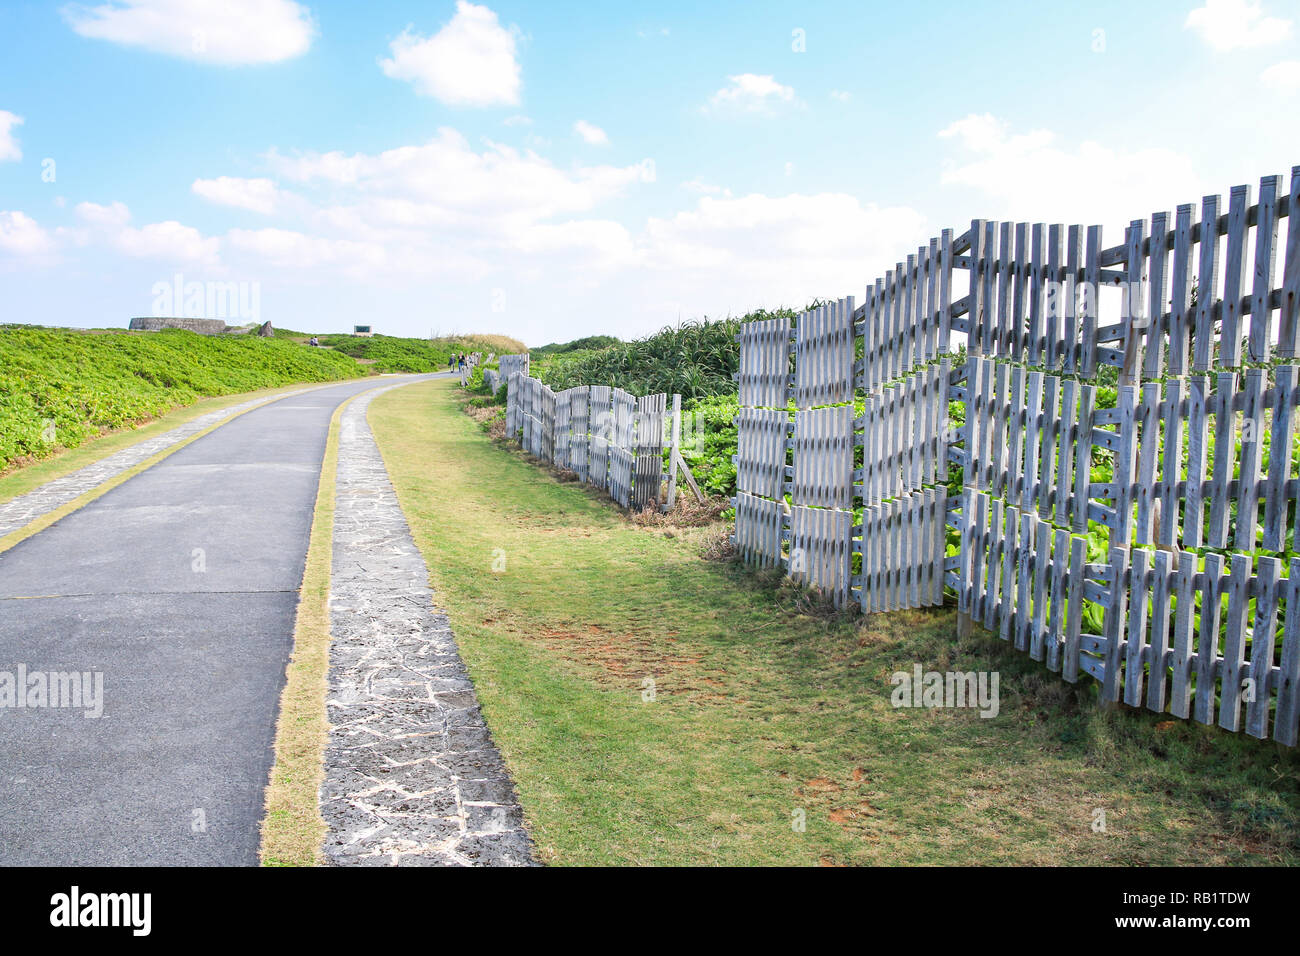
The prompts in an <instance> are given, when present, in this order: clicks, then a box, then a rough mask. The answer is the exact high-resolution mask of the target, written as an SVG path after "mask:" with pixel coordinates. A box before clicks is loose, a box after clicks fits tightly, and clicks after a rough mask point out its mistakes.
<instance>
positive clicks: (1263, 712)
mask: <svg viewBox="0 0 1300 956" xmlns="http://www.w3.org/2000/svg"><path fill="white" fill-rule="evenodd" d="M1281 573H1282V562H1281V561H1279V560H1278V559H1277V558H1271V557H1268V556H1267V555H1261V556H1260V558H1259V567H1258V569H1257V570H1256V573H1255V619H1254V621H1252V622H1251V638H1250V670H1249V679H1250V693H1249V694H1247V695H1246V733H1247V734H1249V735H1250V736H1252V737H1257V738H1259V739H1260V740H1267V739H1268V712H1269V704H1270V703H1271V702H1272V695H1271V694H1270V693H1269V677H1270V675H1271V673H1272V670H1273V640H1274V636H1275V634H1276V633H1277V597H1278V579H1279V577H1280V575H1281Z"/></svg>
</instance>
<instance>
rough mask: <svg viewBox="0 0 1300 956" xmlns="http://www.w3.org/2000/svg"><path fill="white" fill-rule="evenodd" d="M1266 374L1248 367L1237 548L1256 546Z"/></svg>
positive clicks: (1243, 416)
mask: <svg viewBox="0 0 1300 956" xmlns="http://www.w3.org/2000/svg"><path fill="white" fill-rule="evenodd" d="M1264 374H1265V373H1264V370H1263V369H1262V368H1252V369H1247V370H1246V388H1245V394H1246V400H1245V405H1244V408H1243V412H1242V421H1241V458H1240V461H1239V462H1238V466H1237V471H1238V481H1237V518H1236V526H1235V529H1234V530H1235V533H1236V536H1235V541H1236V545H1237V547H1238V548H1239V549H1242V550H1247V551H1250V550H1253V549H1254V547H1255V527H1256V524H1257V522H1258V520H1259V467H1260V461H1261V459H1262V457H1263V450H1264V386H1265V384H1266V382H1265V381H1264Z"/></svg>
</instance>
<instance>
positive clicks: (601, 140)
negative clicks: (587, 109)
mask: <svg viewBox="0 0 1300 956" xmlns="http://www.w3.org/2000/svg"><path fill="white" fill-rule="evenodd" d="M573 131H574V132H575V133H577V134H578V135H579V136H581V137H582V138H583V140H585V141H586V142H587V143H590V144H591V145H592V146H608V145H609V136H607V135H606V134H605V131H604V130H603V129H601V128H600V127H599V126H593V125H592V124H591V123H588V122H587V121H586V120H578V121H577V122H576V123H574V124H573Z"/></svg>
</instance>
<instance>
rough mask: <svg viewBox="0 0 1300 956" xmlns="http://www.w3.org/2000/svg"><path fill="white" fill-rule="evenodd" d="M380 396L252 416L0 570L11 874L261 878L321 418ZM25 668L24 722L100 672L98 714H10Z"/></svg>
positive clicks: (353, 385)
mask: <svg viewBox="0 0 1300 956" xmlns="http://www.w3.org/2000/svg"><path fill="white" fill-rule="evenodd" d="M385 381H391V380H385ZM379 384H380V382H378V381H376V380H375V379H367V380H363V381H359V382H349V383H346V384H343V385H339V386H331V387H329V388H324V389H320V390H317V391H313V392H308V393H305V394H301V395H295V396H291V397H289V398H285V399H282V400H280V401H277V402H274V403H272V404H270V405H267V406H264V407H262V408H258V409H255V410H253V411H251V412H248V413H246V414H244V415H243V416H241V417H240V418H237V419H235V420H234V421H233V422H231V423H229V424H227V425H223V426H221V427H220V428H218V429H217V430H216V431H214V432H212V433H211V434H209V435H206V436H204V437H203V438H200V439H198V440H197V441H195V442H193V443H192V444H190V445H188V446H187V447H185V448H182V449H181V450H180V451H178V452H176V453H174V454H173V455H171V456H170V457H168V458H166V459H165V460H163V461H162V462H160V463H159V464H157V465H155V466H154V467H153V468H150V469H149V470H147V471H145V472H143V473H142V474H140V475H137V476H136V477H134V478H132V479H131V480H129V481H127V482H126V483H124V484H122V485H120V486H119V487H117V488H115V489H113V490H112V491H110V492H108V493H107V494H106V495H104V496H103V497H101V498H99V499H98V500H96V501H94V502H92V503H91V504H89V505H87V506H86V507H85V508H82V509H81V510H80V511H77V512H74V513H73V514H71V515H69V516H67V517H66V518H64V519H63V520H61V521H59V522H57V523H56V524H54V525H52V526H51V527H49V528H47V529H46V530H45V531H43V532H41V533H40V534H38V535H36V536H34V537H32V538H29V539H28V540H26V541H24V542H22V543H21V544H19V545H18V546H16V547H15V548H13V549H12V550H10V551H8V552H5V553H4V554H0V864H7V865H13V864H27V865H57V864H68V865H92V866H93V865H129V864H154V865H171V864H176V865H186V864H188V865H195V864H198V865H254V864H256V863H257V849H258V824H259V822H260V820H261V816H262V809H263V791H264V789H265V787H266V783H267V778H268V774H269V771H270V767H271V763H272V745H273V741H274V734H275V718H276V713H277V710H278V706H279V696H280V691H281V689H282V688H283V685H284V669H285V665H286V664H287V663H288V659H289V654H290V651H291V649H292V638H293V622H294V612H295V609H296V607H297V601H298V587H299V585H300V584H301V581H302V573H303V566H304V563H305V560H306V551H307V544H308V539H309V536H310V531H311V520H312V512H313V508H314V505H315V498H316V488H317V482H318V480H319V476H320V468H321V459H322V458H323V456H324V452H325V440H326V437H327V433H328V429H329V420H330V416H331V415H332V414H333V412H334V409H335V408H336V407H337V406H338V404H339V403H340V402H342V401H344V400H345V399H347V398H349V397H351V396H352V395H355V394H357V393H358V392H362V391H365V390H366V389H369V388H374V387H376V386H377V385H379ZM20 667H25V668H26V670H27V673H28V675H29V676H28V682H27V687H26V690H27V697H28V700H27V701H26V702H27V703H28V704H29V705H30V704H33V703H35V700H34V699H33V697H32V694H33V692H34V690H35V689H36V688H37V687H38V686H39V683H40V681H39V680H37V681H36V682H35V683H32V681H33V678H32V677H31V675H33V674H37V673H41V674H48V673H49V672H73V671H75V672H80V673H89V674H91V675H92V676H91V677H90V679H89V681H88V682H87V683H86V685H85V686H86V688H87V690H88V691H89V692H90V693H89V696H90V697H91V698H92V704H91V707H90V708H87V707H86V706H85V704H84V702H83V707H82V708H80V709H78V708H70V707H63V708H53V707H49V706H44V707H41V706H26V707H21V708H20V707H18V706H16V704H17V700H18V697H19V696H20V690H21V689H20V688H18V687H17V686H16V685H17V682H18V680H17V679H18V676H19V668H20ZM6 672H7V673H8V674H10V675H12V677H11V678H10V683H9V685H8V686H9V690H10V695H11V697H12V700H11V701H10V702H9V703H8V705H6V704H5V690H6V683H5V680H6V679H5V673H6ZM95 674H100V675H102V681H103V683H102V698H101V699H102V715H101V716H99V717H97V718H90V717H87V716H85V713H86V711H87V709H91V710H93V699H94V698H95V692H94V686H95V677H94V676H93V675H95ZM47 696H48V695H47Z"/></svg>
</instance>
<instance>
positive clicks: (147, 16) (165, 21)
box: [60, 0, 316, 66]
mask: <svg viewBox="0 0 1300 956" xmlns="http://www.w3.org/2000/svg"><path fill="white" fill-rule="evenodd" d="M60 12H61V13H62V15H63V19H64V20H65V21H67V23H68V25H69V26H70V27H72V29H73V30H74V31H75V32H77V33H79V34H80V35H81V36H83V37H90V38H92V39H97V40H108V41H109V42H111V43H120V44H122V45H123V46H135V47H143V48H144V49H146V50H152V51H153V52H155V53H165V54H167V55H169V56H177V57H182V58H184V59H187V60H197V61H199V62H201V63H217V64H222V65H226V66H236V65H244V64H250V63H277V62H279V61H281V60H289V59H292V58H294V57H296V56H301V55H302V54H303V53H306V52H307V50H308V48H309V47H310V46H311V42H312V38H313V37H314V36H315V34H316V25H315V24H314V23H313V22H312V18H311V13H310V11H309V10H308V9H307V8H306V7H304V6H302V5H301V4H298V3H294V2H292V0H219V2H213V0H110V2H107V3H101V4H99V5H97V6H85V5H82V4H69V5H68V6H65V7H63V8H62V10H61V11H60Z"/></svg>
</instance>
